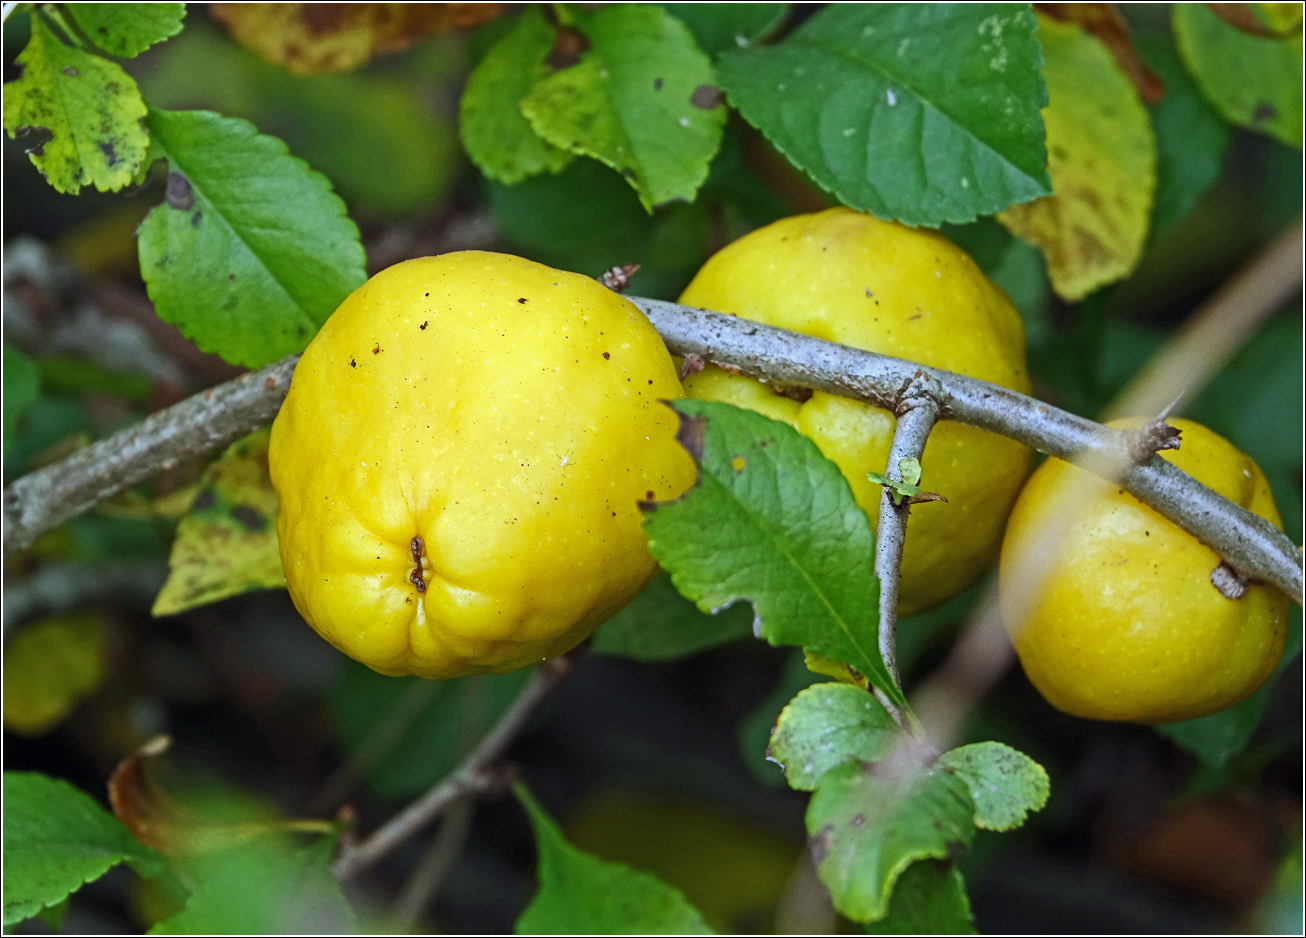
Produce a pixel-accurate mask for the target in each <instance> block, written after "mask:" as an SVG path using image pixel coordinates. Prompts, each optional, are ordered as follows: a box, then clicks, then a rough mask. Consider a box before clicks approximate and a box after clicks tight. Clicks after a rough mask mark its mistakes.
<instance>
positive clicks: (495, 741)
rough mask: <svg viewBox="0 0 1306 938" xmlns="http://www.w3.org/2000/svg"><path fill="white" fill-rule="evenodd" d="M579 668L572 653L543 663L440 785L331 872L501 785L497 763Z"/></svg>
mask: <svg viewBox="0 0 1306 938" xmlns="http://www.w3.org/2000/svg"><path fill="white" fill-rule="evenodd" d="M574 667H575V662H574V660H573V656H572V655H560V656H559V657H557V658H552V659H550V660H549V661H546V662H545V663H544V664H542V665H540V667H539V670H538V671H536V672H535V674H534V675H533V676H532V677H531V679H530V683H528V684H527V685H526V687H525V688H524V689H523V690H522V692H521V693H520V694H518V695H517V699H516V700H514V701H513V702H512V704H511V705H510V706H509V707H508V709H507V710H506V711H505V712H504V714H503V716H501V717H500V718H499V722H498V723H496V724H494V727H493V728H492V729H491V730H490V732H488V733H487V734H485V736H483V737H482V738H481V741H480V742H479V743H477V744H476V748H474V749H473V750H472V751H471V752H470V753H468V754H467V756H466V757H465V758H464V759H463V761H462V762H460V763H459V764H458V766H457V768H455V769H454V770H453V771H452V772H450V773H449V774H448V775H447V776H446V777H445V778H444V779H443V780H442V781H440V782H439V783H437V784H436V785H435V787H433V788H431V789H429V790H428V791H427V792H426V794H424V795H422V796H421V797H420V798H418V799H417V800H416V801H414V802H412V803H411V804H409V805H408V807H406V808H404V809H403V810H402V811H400V812H399V813H398V814H396V815H394V816H393V817H391V818H390V820H388V821H386V822H385V823H384V824H382V825H381V826H380V827H379V828H377V830H376V831H375V832H374V833H373V834H372V835H371V836H370V837H368V838H367V839H366V840H364V841H363V842H362V843H360V844H358V845H356V846H354V847H351V848H349V849H347V850H344V851H342V852H341V854H340V856H339V857H338V858H337V859H336V862H335V863H334V864H333V865H332V867H331V871H332V872H333V873H335V874H336V878H337V879H340V880H346V879H350V878H351V877H354V876H357V875H358V874H359V873H361V872H362V871H363V870H365V869H366V868H367V867H369V866H371V865H372V864H373V863H375V862H376V861H377V860H379V859H381V858H382V857H383V856H385V855H386V854H387V853H389V852H390V851H391V850H393V849H394V848H395V847H397V846H399V845H400V844H401V843H403V842H404V841H406V840H407V839H408V838H410V837H412V836H413V835H414V834H416V833H417V832H418V831H420V830H421V829H422V828H424V827H425V826H426V825H427V824H429V823H431V822H432V821H434V820H435V819H436V818H437V817H439V816H440V815H441V814H442V813H443V812H444V811H445V810H446V809H448V808H449V807H450V806H451V805H453V804H455V803H457V802H458V801H460V800H462V799H463V798H466V797H469V796H474V795H478V794H482V793H484V792H487V791H491V790H493V789H495V788H498V787H501V786H502V784H503V778H502V773H496V772H495V771H494V768H493V767H494V763H496V762H497V761H498V760H499V758H500V757H502V756H503V754H504V753H505V752H506V751H507V749H508V747H509V746H510V745H512V741H513V740H514V739H516V738H517V736H518V734H520V733H521V731H522V730H523V729H525V727H526V723H527V721H528V720H530V718H531V716H532V715H533V714H534V713H535V711H536V710H537V709H538V708H539V706H540V704H542V703H543V702H544V700H545V698H547V697H548V696H549V695H550V694H551V693H553V691H554V689H555V688H556V687H557V686H558V685H559V684H561V683H562V682H563V681H564V680H566V678H567V676H568V675H570V674H571V672H572V669H573V668H574Z"/></svg>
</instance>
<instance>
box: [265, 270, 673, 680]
mask: <svg viewBox="0 0 1306 938" xmlns="http://www.w3.org/2000/svg"><path fill="white" fill-rule="evenodd" d="M679 394H680V385H679V382H678V380H677V377H676V372H675V368H674V365H673V363H672V361H671V358H670V356H669V355H668V354H667V351H666V348H665V346H664V345H663V344H662V341H661V339H660V338H659V337H658V335H657V333H656V332H655V331H654V329H653V327H652V326H651V325H650V324H649V322H648V320H647V319H645V318H644V316H643V315H642V314H641V313H640V312H639V310H638V309H636V308H635V307H634V306H633V305H632V304H631V303H630V302H629V301H627V300H625V299H623V298H622V297H620V296H618V295H617V294H615V293H613V292H612V291H610V290H608V289H606V288H604V287H603V286H601V285H600V284H599V283H597V282H596V281H594V280H591V279H589V278H587V277H582V276H580V275H578V274H573V273H567V272H564V271H559V270H553V269H552V268H549V267H544V266H542V265H540V264H535V263H532V262H530V261H526V260H523V259H521V258H518V257H511V256H508V255H504V254H493V253H487V252H481V251H465V252H458V253H453V254H444V255H440V256H438V257H425V258H420V259H417V260H411V261H405V262H404V263H401V264H397V265H395V266H394V267H391V268H389V269H387V270H384V271H382V272H381V273H379V274H377V275H376V276H374V277H372V279H370V280H369V281H368V282H367V283H365V284H364V285H363V286H361V287H359V288H358V289H357V290H356V291H355V292H354V293H353V294H351V295H350V296H349V297H348V298H347V299H346V300H345V301H344V303H342V304H341V305H340V308H339V309H337V310H336V312H335V313H334V314H333V315H332V316H331V318H330V319H329V320H328V321H327V323H326V324H325V325H324V326H323V327H322V331H321V332H320V333H319V334H318V335H317V337H316V338H314V340H313V341H312V343H311V344H310V345H309V347H308V349H307V350H306V351H305V352H304V356H303V358H302V359H301V360H300V362H299V364H298V366H297V367H296V369H295V375H294V379H293V381H292V382H291V387H290V393H289V395H288V397H287V398H286V402H285V404H284V406H283V407H282V409H281V412H280V414H279V415H278V416H277V419H276V422H275V423H274V424H273V428H272V440H271V446H270V451H269V464H270V467H271V474H272V483H273V485H274V487H275V488H276V490H277V494H278V496H279V497H280V499H281V510H280V515H279V518H278V525H277V533H278V536H279V538H280V546H281V560H282V565H283V567H284V568H285V573H286V582H287V584H288V585H289V588H290V594H291V596H292V597H293V599H294V601H295V605H296V607H297V608H298V609H299V611H300V612H301V613H302V614H303V616H304V618H305V619H307V620H308V622H309V624H311V625H312V626H313V628H315V629H316V630H317V631H318V632H319V633H320V634H321V635H322V636H323V637H324V638H325V639H326V640H327V641H329V642H331V644H333V645H335V646H336V647H337V648H339V649H340V650H341V651H343V652H345V653H346V654H348V655H351V656H352V657H354V658H357V659H358V660H359V661H361V662H363V663H364V664H367V665H369V666H370V667H372V668H374V669H376V670H377V671H380V672H382V673H385V674H416V675H420V676H422V677H426V678H433V679H444V678H451V677H456V676H459V675H463V674H469V673H474V672H478V671H510V670H514V669H517V668H522V667H525V666H527V665H531V664H537V663H539V662H540V661H542V660H544V659H546V658H549V657H551V656H553V655H556V654H560V653H561V652H563V651H566V650H567V649H569V648H571V647H572V646H574V645H575V644H576V643H578V642H579V641H581V640H582V639H584V638H585V637H586V636H588V635H589V634H590V632H592V631H593V630H594V628H596V627H597V626H598V625H599V624H600V623H602V622H603V621H604V620H605V619H606V618H607V617H608V616H609V615H611V614H612V613H613V612H615V611H616V610H617V609H619V608H620V607H621V606H622V605H624V604H625V603H626V602H627V601H628V600H629V599H630V598H631V597H632V596H634V595H635V593H636V592H638V591H639V589H640V588H641V587H643V586H644V584H645V583H646V582H648V580H649V579H650V578H651V577H652V576H653V574H654V573H655V571H656V565H655V564H654V561H653V559H652V557H651V556H650V554H649V552H648V546H647V542H646V540H645V537H644V534H643V529H642V527H641V523H640V513H639V508H638V503H639V502H640V501H641V500H646V499H647V500H652V499H658V500H662V499H669V498H674V497H676V496H678V495H680V494H681V493H682V492H683V491H684V490H685V489H687V488H688V487H689V486H690V485H691V484H692V483H693V481H694V478H695V469H694V465H693V462H692V461H691V460H690V458H689V456H688V454H687V453H686V452H685V451H684V450H683V449H682V448H681V447H680V445H679V444H678V443H676V441H675V432H676V425H677V422H676V418H675V415H674V414H673V413H672V411H671V410H670V409H669V408H667V407H666V406H664V405H663V404H662V403H660V400H662V399H668V398H674V397H677V396H679Z"/></svg>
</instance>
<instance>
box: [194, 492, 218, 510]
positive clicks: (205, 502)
mask: <svg viewBox="0 0 1306 938" xmlns="http://www.w3.org/2000/svg"><path fill="white" fill-rule="evenodd" d="M217 503H218V499H217V496H215V495H214V494H213V489H205V490H204V491H202V492H200V493H199V494H198V495H196V496H195V500H194V501H193V502H191V503H190V510H191V511H208V510H209V509H210V508H212V507H213V506H214V505H216V504H217Z"/></svg>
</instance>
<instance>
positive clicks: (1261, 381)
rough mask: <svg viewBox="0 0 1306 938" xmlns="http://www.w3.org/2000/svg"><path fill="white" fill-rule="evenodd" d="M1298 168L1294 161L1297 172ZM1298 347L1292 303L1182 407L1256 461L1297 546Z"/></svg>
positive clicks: (1298, 318) (1296, 310)
mask: <svg viewBox="0 0 1306 938" xmlns="http://www.w3.org/2000/svg"><path fill="white" fill-rule="evenodd" d="M1300 164H1301V160H1300V157H1298V172H1300ZM1301 347H1302V314H1301V307H1300V305H1296V306H1294V307H1290V308H1289V310H1288V311H1286V312H1285V313H1283V314H1281V315H1279V316H1278V317H1276V318H1275V319H1273V320H1271V321H1270V322H1269V323H1267V324H1266V325H1265V327H1264V328H1262V329H1261V331H1260V332H1258V333H1257V334H1256V335H1255V336H1254V337H1253V338H1252V339H1251V341H1249V342H1248V343H1247V344H1246V345H1244V346H1243V347H1242V348H1241V349H1239V350H1238V351H1237V352H1236V353H1235V354H1234V356H1233V357H1232V358H1231V359H1230V360H1229V363H1228V364H1227V365H1225V366H1224V368H1223V370H1222V371H1221V372H1220V373H1219V374H1218V375H1216V377H1215V378H1214V379H1213V380H1212V381H1211V383H1210V384H1209V385H1208V386H1207V388H1206V390H1204V391H1203V392H1202V394H1201V395H1200V396H1199V397H1198V398H1197V399H1196V400H1194V401H1193V402H1192V404H1191V405H1189V406H1187V407H1185V408H1184V411H1185V413H1186V414H1187V415H1188V416H1191V417H1192V418H1193V419H1194V420H1197V421H1200V422H1201V423H1203V424H1205V425H1206V426H1208V427H1210V428H1211V429H1212V430H1214V431H1215V432H1216V433H1218V434H1220V435H1221V436H1223V437H1225V438H1226V439H1227V440H1229V442H1231V443H1232V444H1233V445H1234V446H1236V447H1238V448H1239V449H1240V450H1242V451H1243V452H1244V453H1246V454H1247V455H1249V456H1251V457H1252V459H1254V460H1256V464H1257V465H1258V466H1260V467H1261V471H1263V472H1264V473H1265V477H1266V478H1267V479H1269V481H1270V488H1271V489H1272V490H1273V492H1274V500H1275V502H1276V503H1277V505H1278V507H1279V513H1280V514H1281V515H1282V516H1283V521H1284V527H1285V529H1286V530H1287V533H1288V536H1289V537H1291V538H1292V539H1293V540H1294V542H1296V543H1301V537H1302V530H1301V520H1302V490H1301V476H1302V448H1301V439H1302V429H1303V422H1302V366H1301ZM1294 608H1298V607H1295V606H1294Z"/></svg>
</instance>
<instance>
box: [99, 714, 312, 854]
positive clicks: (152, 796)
mask: <svg viewBox="0 0 1306 938" xmlns="http://www.w3.org/2000/svg"><path fill="white" fill-rule="evenodd" d="M171 745H172V741H171V740H170V739H169V738H168V737H167V736H156V737H154V738H153V739H152V740H150V741H149V742H147V743H146V744H145V745H144V746H141V747H140V748H139V749H137V750H136V751H135V752H133V753H132V754H131V755H129V756H127V757H126V758H125V759H123V760H122V761H121V762H119V763H118V767H117V768H115V769H114V770H113V774H112V775H111V776H109V806H110V807H112V808H113V813H114V816H115V817H117V818H118V820H120V821H122V823H123V825H124V826H125V827H126V828H127V829H128V830H129V831H131V832H132V834H133V835H135V837H136V839H137V840H139V841H140V842H141V843H143V844H146V845H148V846H151V847H153V848H154V849H155V850H158V851H159V852H160V853H162V854H164V855H166V856H173V857H175V856H181V855H185V854H195V853H204V852H206V851H210V850H218V849H222V848H225V847H231V846H234V845H236V844H239V843H243V842H245V841H247V840H250V839H252V838H254V837H260V836H264V835H267V834H273V833H279V832H285V833H290V832H299V833H319V834H321V833H327V832H329V831H330V830H332V828H333V827H334V825H333V824H332V822H330V821H318V820H281V819H277V818H272V819H267V820H255V821H235V822H223V821H214V820H212V819H210V818H206V817H204V816H202V815H200V814H199V813H197V812H196V811H194V810H193V809H192V808H190V807H189V806H188V805H186V804H183V803H182V802H181V801H178V800H177V799H176V798H174V797H173V796H172V795H170V794H169V793H168V792H166V791H164V790H163V789H162V788H160V787H159V786H158V785H157V784H155V783H154V782H153V781H152V780H151V779H150V777H149V774H148V773H147V772H146V771H145V762H146V760H147V759H151V758H153V757H155V756H160V755H162V754H163V753H165V752H167V751H168V748H169V747H170V746H171Z"/></svg>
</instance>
